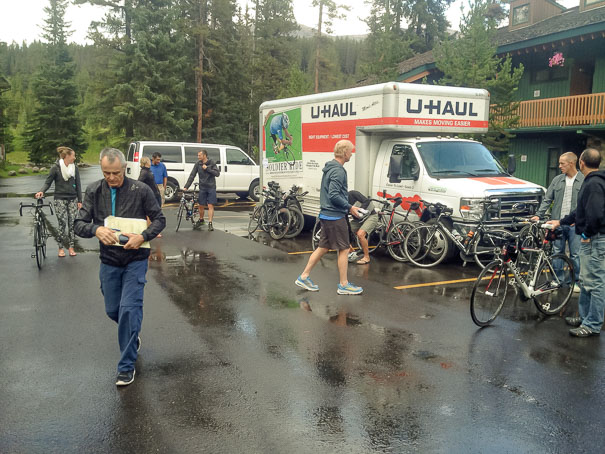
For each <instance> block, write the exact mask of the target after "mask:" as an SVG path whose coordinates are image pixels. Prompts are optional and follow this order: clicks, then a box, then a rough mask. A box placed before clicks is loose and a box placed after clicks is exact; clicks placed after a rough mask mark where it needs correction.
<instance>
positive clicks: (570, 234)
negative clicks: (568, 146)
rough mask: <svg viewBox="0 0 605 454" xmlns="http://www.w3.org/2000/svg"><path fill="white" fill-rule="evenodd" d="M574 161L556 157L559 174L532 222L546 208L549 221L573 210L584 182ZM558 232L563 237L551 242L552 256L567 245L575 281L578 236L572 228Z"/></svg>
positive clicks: (569, 154)
mask: <svg viewBox="0 0 605 454" xmlns="http://www.w3.org/2000/svg"><path fill="white" fill-rule="evenodd" d="M577 162H578V157H577V156H576V155H575V154H574V153H572V152H570V151H569V152H567V153H563V154H562V155H561V156H559V169H561V175H557V176H556V177H554V178H553V180H552V182H551V183H550V186H548V189H547V190H546V196H545V197H544V200H542V203H541V204H540V208H538V212H537V213H536V216H534V217H533V218H532V220H534V221H537V220H538V219H539V218H541V217H543V216H544V215H545V214H546V212H547V211H548V209H549V208H550V209H551V210H550V217H551V219H552V220H553V221H558V220H560V219H561V218H563V217H565V216H567V215H568V214H569V213H571V212H572V211H574V210H575V209H576V206H577V205H578V193H579V192H580V187H581V186H582V183H584V175H583V174H582V173H580V172H578V170H577V169H576V163H577ZM551 205H552V207H551ZM561 229H562V231H563V234H562V235H561V238H559V239H558V240H557V241H555V243H554V245H553V254H559V253H562V254H564V253H565V245H566V244H568V245H569V256H570V258H571V261H572V262H573V266H574V269H575V275H576V279H579V276H580V257H579V255H578V253H579V252H580V236H579V235H577V234H576V232H575V230H574V227H572V226H569V225H562V226H561ZM574 291H575V292H579V291H580V288H579V287H578V286H577V284H576V285H575V286H574Z"/></svg>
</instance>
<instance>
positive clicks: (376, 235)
mask: <svg viewBox="0 0 605 454" xmlns="http://www.w3.org/2000/svg"><path fill="white" fill-rule="evenodd" d="M383 231H384V224H382V223H379V224H378V227H377V228H376V229H374V230H372V231H371V232H370V234H369V235H368V253H369V254H370V255H371V254H373V253H374V252H375V251H376V249H378V246H380V238H381V237H382V232H383ZM355 242H356V245H357V249H358V250H360V251H361V244H359V238H358V237H357V235H355Z"/></svg>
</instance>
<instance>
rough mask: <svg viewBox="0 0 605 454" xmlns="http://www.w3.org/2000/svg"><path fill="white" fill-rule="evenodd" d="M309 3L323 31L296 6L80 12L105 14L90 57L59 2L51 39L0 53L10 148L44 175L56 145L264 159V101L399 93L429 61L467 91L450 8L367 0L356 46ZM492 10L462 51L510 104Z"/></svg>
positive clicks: (52, 14) (164, 3)
mask: <svg viewBox="0 0 605 454" xmlns="http://www.w3.org/2000/svg"><path fill="white" fill-rule="evenodd" d="M309 1H310V3H311V5H310V6H313V8H314V10H315V11H317V13H318V15H317V22H316V24H317V26H316V27H315V29H312V30H310V29H308V28H305V27H303V28H304V29H303V28H301V27H299V26H298V25H297V23H296V21H295V18H294V14H293V8H292V2H293V0H253V2H252V6H250V7H249V8H246V9H243V8H242V7H241V6H240V5H239V4H238V3H237V2H236V0H71V2H72V3H74V4H84V3H91V4H95V5H102V6H104V7H105V11H106V14H105V15H104V16H103V17H99V18H98V21H97V22H93V24H91V27H90V29H89V39H90V41H91V44H87V45H80V44H75V43H70V42H69V32H70V24H68V23H66V22H65V19H64V16H65V14H64V13H65V8H66V7H67V5H68V0H48V3H47V7H46V8H45V17H46V18H45V23H44V27H43V30H44V32H43V39H42V40H40V41H34V42H32V43H30V44H18V43H14V42H13V43H2V42H0V81H2V80H4V81H5V82H8V85H7V88H5V89H3V90H0V91H1V93H0V144H2V143H4V144H5V147H6V150H7V152H8V153H10V152H13V151H20V152H26V153H27V154H28V158H29V160H30V161H31V162H35V163H45V162H53V161H54V160H55V159H56V153H55V149H56V147H57V146H58V145H66V146H70V147H72V148H74V149H75V150H76V151H77V152H79V153H83V152H84V151H86V150H91V151H92V152H96V153H98V151H99V150H100V149H101V148H103V147H104V146H115V147H117V148H120V149H122V150H125V149H126V147H127V146H128V143H130V142H131V141H133V140H166V141H170V140H174V141H193V142H195V141H197V142H200V141H203V142H209V143H228V144H233V145H237V146H239V147H241V148H242V149H244V150H247V151H248V152H249V153H250V154H251V155H253V156H257V152H258V151H257V149H256V148H257V144H258V108H259V105H260V104H261V103H262V102H264V101H266V100H270V99H277V98H284V97H291V96H299V95H305V94H311V93H314V92H325V91H330V90H337V89H342V88H347V87H352V86H355V85H358V84H362V83H368V81H372V82H386V81H388V80H393V79H395V78H396V77H397V75H398V74H397V64H398V63H400V62H401V61H403V60H406V59H408V58H411V57H413V56H414V55H416V54H419V53H423V52H426V51H427V50H431V49H435V51H436V52H435V54H436V55H437V56H438V60H437V63H438V66H439V68H440V69H441V70H442V71H444V73H445V74H446V76H447V77H444V79H443V80H442V82H441V83H448V84H452V85H463V84H464V83H465V80H468V78H467V77H466V75H465V74H464V71H467V70H468V66H469V65H468V64H467V63H468V61H469V58H468V56H465V55H464V54H462V53H461V52H462V51H461V52H456V51H455V50H453V48H452V46H454V47H455V44H454V43H455V41H456V40H454V39H453V37H451V36H449V34H448V28H451V26H452V24H449V23H448V21H447V20H446V16H445V12H446V9H447V7H448V6H449V5H450V3H451V1H452V0H366V1H367V3H369V4H370V5H371V13H370V16H369V17H368V18H366V22H367V24H368V28H369V33H368V35H365V36H348V37H333V36H331V35H330V33H331V24H332V21H333V20H334V19H335V18H336V17H346V14H347V13H348V7H347V6H345V5H342V4H337V3H336V2H335V1H334V0H309ZM493 4H494V2H493V1H491V0H489V1H487V2H486V1H482V0H475V2H474V3H473V4H471V6H472V9H471V12H470V13H469V16H467V17H466V18H465V21H466V22H465V23H466V29H465V28H463V27H462V25H463V24H461V30H467V33H466V35H467V36H468V37H473V36H475V35H474V34H473V33H472V30H473V27H475V28H478V29H483V30H484V36H482V37H479V38H476V39H475V41H472V40H471V41H470V42H467V43H466V44H465V47H464V52H470V53H474V52H476V51H477V48H480V47H483V48H485V52H486V59H487V60H485V59H484V61H483V63H480V64H487V65H488V66H487V67H486V68H484V69H485V70H484V74H483V76H482V77H483V78H484V80H473V84H474V86H480V87H482V88H489V89H490V91H492V92H498V89H497V87H494V86H493V83H494V81H496V79H502V75H500V77H497V73H498V72H502V71H505V72H506V73H507V74H509V75H510V76H511V77H509V79H507V82H508V84H509V85H507V86H506V87H505V88H504V89H502V90H501V92H502V93H503V95H510V94H511V93H512V92H514V89H515V86H516V85H515V84H516V83H518V79H519V77H520V74H519V73H517V74H515V72H514V69H513V68H511V67H510V66H508V67H507V66H506V62H505V61H500V60H499V59H498V58H497V57H496V56H495V55H494V53H495V48H490V47H489V46H490V45H489V39H490V37H489V36H490V35H489V33H490V32H489V30H494V29H495V26H496V22H494V21H492V22H489V21H487V22H486V20H485V19H481V20H480V19H475V22H476V23H474V22H473V20H472V17H473V11H478V12H477V13H476V14H475V17H479V14H485V8H486V5H487V6H489V5H492V6H493ZM481 8H483V10H481ZM484 17H485V16H484ZM456 25H457V24H456ZM354 33H355V30H352V31H351V34H352V35H353V34H354ZM469 39H470V38H469ZM490 58H492V61H491V63H490V62H489V59H490ZM486 61H487V62H488V63H485V62H486ZM457 65H458V66H457ZM489 65H491V66H489ZM521 71H522V69H521ZM473 73H474V74H477V71H474V72H473ZM490 83H491V84H492V85H490ZM496 83H497V82H496ZM0 85H1V84H0ZM504 102H505V104H507V103H508V102H509V101H508V100H507V99H504ZM507 105H508V104H507ZM499 135H500V136H502V134H499ZM496 148H498V146H497V145H496ZM9 156H10V155H9Z"/></svg>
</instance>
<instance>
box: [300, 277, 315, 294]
mask: <svg viewBox="0 0 605 454" xmlns="http://www.w3.org/2000/svg"><path fill="white" fill-rule="evenodd" d="M294 283H295V284H296V285H298V286H299V287H301V288H304V289H305V290H309V291H310V292H317V291H318V290H319V285H316V284H314V283H313V281H312V280H311V279H310V278H306V279H303V278H302V277H300V276H298V278H297V279H296V280H295V281H294Z"/></svg>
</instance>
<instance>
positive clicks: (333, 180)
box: [319, 159, 351, 218]
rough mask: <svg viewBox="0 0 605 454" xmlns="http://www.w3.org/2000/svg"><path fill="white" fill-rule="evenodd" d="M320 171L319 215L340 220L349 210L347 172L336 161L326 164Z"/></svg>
mask: <svg viewBox="0 0 605 454" xmlns="http://www.w3.org/2000/svg"><path fill="white" fill-rule="evenodd" d="M322 171H323V177H322V179H321V192H320V194H319V205H320V212H319V214H320V215H323V216H329V217H334V218H342V217H344V216H346V215H347V214H348V212H349V210H350V209H351V204H350V203H349V200H348V192H349V191H348V183H347V172H346V170H345V168H344V167H343V166H342V164H340V163H339V162H338V161H337V160H336V159H333V160H331V161H328V162H326V165H325V166H324V168H323V170H322Z"/></svg>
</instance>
